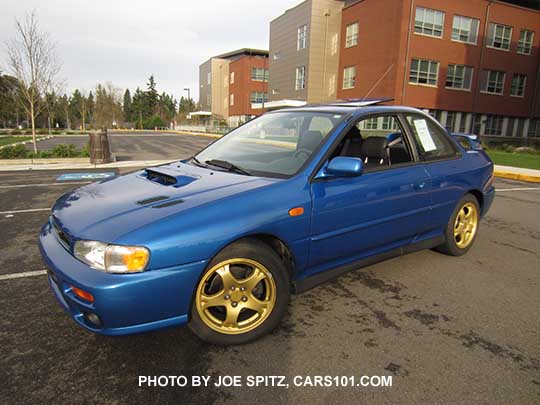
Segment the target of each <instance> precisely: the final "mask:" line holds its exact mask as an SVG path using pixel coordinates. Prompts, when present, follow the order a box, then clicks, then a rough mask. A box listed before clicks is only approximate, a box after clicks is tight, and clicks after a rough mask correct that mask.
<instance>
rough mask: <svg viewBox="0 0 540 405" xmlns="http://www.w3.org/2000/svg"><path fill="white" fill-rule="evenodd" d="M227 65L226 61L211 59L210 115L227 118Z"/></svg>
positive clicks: (227, 61)
mask: <svg viewBox="0 0 540 405" xmlns="http://www.w3.org/2000/svg"><path fill="white" fill-rule="evenodd" d="M229 63H230V61H229V60H227V59H218V58H212V59H211V64H212V72H211V74H212V114H214V115H217V116H220V117H223V118H228V117H229Z"/></svg>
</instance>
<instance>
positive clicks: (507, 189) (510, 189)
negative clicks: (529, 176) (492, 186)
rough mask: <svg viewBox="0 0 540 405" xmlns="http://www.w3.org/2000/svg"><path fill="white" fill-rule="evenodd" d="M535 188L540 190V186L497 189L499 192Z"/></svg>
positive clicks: (531, 189)
mask: <svg viewBox="0 0 540 405" xmlns="http://www.w3.org/2000/svg"><path fill="white" fill-rule="evenodd" d="M533 190H540V187H521V188H498V189H496V191H497V192H499V191H533Z"/></svg>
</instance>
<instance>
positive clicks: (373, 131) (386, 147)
mask: <svg viewBox="0 0 540 405" xmlns="http://www.w3.org/2000/svg"><path fill="white" fill-rule="evenodd" d="M376 119H377V117H376V118H375V120H376ZM372 120H373V118H372ZM367 121H368V120H366V119H364V120H361V121H359V122H358V123H357V124H356V125H355V126H353V127H352V128H351V129H350V130H349V132H348V133H347V135H346V136H345V137H344V139H343V140H342V142H341V143H340V145H339V146H338V147H337V148H336V151H335V152H334V154H333V156H332V157H335V156H347V157H355V158H359V159H362V161H363V162H364V168H365V170H366V171H369V170H380V169H383V168H385V167H388V166H392V165H398V164H403V163H408V162H412V157H411V154H410V152H409V148H408V146H407V144H406V142H405V140H404V137H403V132H402V130H401V128H400V126H399V124H398V121H397V119H395V118H394V117H390V122H389V123H387V125H386V127H387V128H390V129H388V130H384V129H379V126H380V125H378V124H377V123H376V124H375V125H371V126H370V128H369V129H366V127H367V125H366V123H367ZM371 122H374V121H371ZM375 122H376V121H375ZM380 127H381V128H382V126H380ZM360 128H362V129H360ZM396 128H397V131H396Z"/></svg>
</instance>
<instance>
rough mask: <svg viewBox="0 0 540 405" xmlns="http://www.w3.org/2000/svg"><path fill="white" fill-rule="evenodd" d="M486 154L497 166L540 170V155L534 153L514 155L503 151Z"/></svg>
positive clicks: (489, 151)
mask: <svg viewBox="0 0 540 405" xmlns="http://www.w3.org/2000/svg"><path fill="white" fill-rule="evenodd" d="M486 152H487V154H488V155H489V157H490V158H491V159H492V160H493V163H495V164H496V165H503V166H514V167H522V168H525V169H537V170H540V155H536V154H533V153H515V152H514V153H512V152H505V151H502V150H486Z"/></svg>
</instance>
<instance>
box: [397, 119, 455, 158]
mask: <svg viewBox="0 0 540 405" xmlns="http://www.w3.org/2000/svg"><path fill="white" fill-rule="evenodd" d="M407 122H408V123H409V126H410V128H411V131H412V134H413V136H414V141H415V143H416V147H417V148H418V153H419V154H420V157H421V158H422V159H423V160H438V159H447V158H451V157H454V156H456V155H457V153H458V151H457V149H456V147H455V146H454V144H453V143H452V141H451V140H450V139H449V138H448V134H446V132H445V131H444V130H443V129H442V128H440V127H439V126H438V125H436V124H435V123H434V122H433V121H432V120H431V119H429V118H426V117H422V116H420V115H409V116H407Z"/></svg>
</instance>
